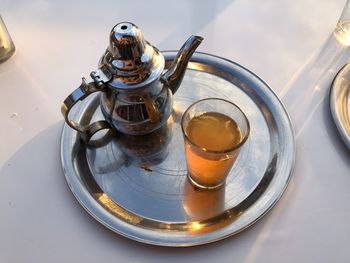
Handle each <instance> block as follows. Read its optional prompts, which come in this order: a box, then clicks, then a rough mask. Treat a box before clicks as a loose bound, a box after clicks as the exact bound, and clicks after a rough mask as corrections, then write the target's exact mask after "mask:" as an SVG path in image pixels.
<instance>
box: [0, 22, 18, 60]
mask: <svg viewBox="0 0 350 263" xmlns="http://www.w3.org/2000/svg"><path fill="white" fill-rule="evenodd" d="M15 51H16V48H15V45H14V44H13V41H12V39H11V36H10V34H9V32H8V31H7V28H6V26H5V23H4V21H3V20H2V17H1V16H0V63H2V62H4V61H5V60H7V59H9V58H10V57H11V56H12V55H13V54H14V53H15Z"/></svg>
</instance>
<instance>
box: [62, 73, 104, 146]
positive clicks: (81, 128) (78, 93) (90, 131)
mask: <svg viewBox="0 0 350 263" xmlns="http://www.w3.org/2000/svg"><path fill="white" fill-rule="evenodd" d="M98 84H99V83H98ZM98 84H96V83H95V82H90V83H87V82H86V79H85V78H83V79H82V84H81V85H80V86H79V87H78V88H77V89H76V90H74V91H73V92H72V93H71V94H70V95H69V96H68V97H67V98H66V99H65V100H64V102H63V104H62V106H61V112H62V115H63V116H64V119H65V121H66V123H67V124H68V125H69V126H70V127H71V128H73V129H74V130H76V131H77V132H79V134H80V135H81V138H82V139H83V141H84V142H88V141H89V140H90V138H91V137H92V136H93V135H94V134H95V133H96V132H98V131H99V130H102V129H109V128H111V126H110V124H109V123H108V122H107V121H105V120H100V121H96V122H94V123H91V124H89V125H81V124H79V123H78V122H76V121H74V120H71V119H69V112H70V111H71V109H72V108H73V106H74V105H75V104H76V103H77V102H78V101H81V100H83V99H85V98H86V97H88V96H89V95H90V94H92V93H95V92H97V91H103V88H104V85H98Z"/></svg>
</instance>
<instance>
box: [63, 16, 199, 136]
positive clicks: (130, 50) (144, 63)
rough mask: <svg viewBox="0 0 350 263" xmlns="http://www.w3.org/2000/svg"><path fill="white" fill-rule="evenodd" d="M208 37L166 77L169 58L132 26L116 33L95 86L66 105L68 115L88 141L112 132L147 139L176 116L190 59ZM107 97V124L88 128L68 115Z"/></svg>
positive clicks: (182, 54) (194, 41) (85, 86)
mask: <svg viewBox="0 0 350 263" xmlns="http://www.w3.org/2000/svg"><path fill="white" fill-rule="evenodd" d="M202 40H203V38H202V37H199V36H191V37H190V38H189V39H188V40H187V41H186V42H185V44H184V45H183V46H182V47H181V49H180V50H179V52H178V54H177V56H176V58H175V59H174V61H173V62H172V64H171V66H170V67H169V69H168V70H167V71H165V72H164V65H165V61H164V57H163V55H162V54H161V52H160V51H159V50H158V49H157V48H155V47H153V46H152V45H151V44H150V43H148V42H147V41H146V40H145V39H144V38H143V36H142V33H141V31H140V30H139V28H138V27H137V26H136V25H134V24H132V23H129V22H122V23H119V24H117V25H116V26H114V27H113V29H112V31H111V33H110V37H109V46H108V47H107V49H106V51H105V53H104V54H103V55H102V57H101V59H100V61H99V67H98V70H97V71H93V72H91V74H90V76H91V77H92V79H93V82H90V83H87V82H86V80H85V79H84V78H83V83H82V84H81V86H80V87H79V88H78V89H76V90H75V91H74V92H73V93H72V94H71V95H70V96H68V97H67V98H66V100H65V101H64V103H63V105H62V108H61V110H62V114H63V115H64V117H65V119H66V122H67V123H68V125H70V126H71V127H72V128H73V129H75V130H77V131H79V132H80V133H81V135H82V138H83V139H87V140H88V139H89V138H90V137H91V136H92V135H93V134H94V133H95V132H96V131H98V130H101V129H104V128H112V129H115V130H117V131H120V132H122V133H125V134H131V135H143V134H147V133H150V132H152V131H154V130H156V129H158V128H160V127H161V126H162V125H163V124H165V123H166V121H167V119H168V118H169V116H170V115H171V112H172V107H173V98H172V95H173V93H175V92H176V90H177V89H178V88H179V86H180V84H181V81H182V79H183V76H184V73H185V71H186V67H187V64H188V61H189V59H190V57H191V56H192V54H193V52H194V51H195V49H196V48H197V47H198V46H199V44H200V43H201V41H202ZM96 91H101V92H102V94H101V102H100V106H101V110H102V113H103V115H104V118H105V120H101V121H97V122H95V123H92V124H90V125H88V126H82V125H81V124H78V123H76V122H74V121H73V120H70V119H69V117H68V115H69V111H70V109H71V108H72V107H73V106H74V104H75V103H76V102H77V101H79V100H82V99H84V98H85V97H87V96H88V95H89V94H91V93H93V92H96Z"/></svg>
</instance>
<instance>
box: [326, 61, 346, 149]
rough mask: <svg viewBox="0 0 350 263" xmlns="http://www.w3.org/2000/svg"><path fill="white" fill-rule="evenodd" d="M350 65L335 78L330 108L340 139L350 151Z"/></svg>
mask: <svg viewBox="0 0 350 263" xmlns="http://www.w3.org/2000/svg"><path fill="white" fill-rule="evenodd" d="M349 90H350V63H348V64H346V65H345V66H344V67H343V68H342V69H341V70H340V71H339V72H338V74H337V76H336V77H335V78H334V81H333V84H332V88H331V93H330V107H331V112H332V116H333V120H334V123H335V125H336V126H337V128H338V131H339V134H340V137H341V138H342V140H343V141H344V143H345V144H346V146H347V147H348V148H349V149H350V91H349Z"/></svg>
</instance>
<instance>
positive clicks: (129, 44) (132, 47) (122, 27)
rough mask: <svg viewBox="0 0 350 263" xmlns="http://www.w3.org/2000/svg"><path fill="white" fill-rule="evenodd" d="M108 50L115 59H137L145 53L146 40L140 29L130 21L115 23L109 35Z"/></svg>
mask: <svg viewBox="0 0 350 263" xmlns="http://www.w3.org/2000/svg"><path fill="white" fill-rule="evenodd" d="M109 41H110V43H109V50H110V52H111V54H112V56H113V57H114V58H115V59H120V60H137V59H140V58H141V57H142V55H143V54H144V53H145V48H146V42H145V40H144V38H143V35H142V33H141V31H140V29H139V28H138V27H137V26H136V25H134V24H133V23H130V22H122V23H119V24H117V25H115V26H114V27H113V29H112V31H111V33H110V36H109Z"/></svg>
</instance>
